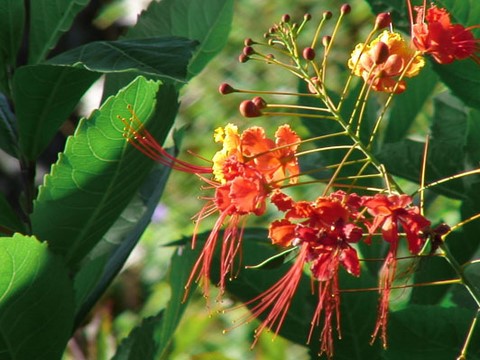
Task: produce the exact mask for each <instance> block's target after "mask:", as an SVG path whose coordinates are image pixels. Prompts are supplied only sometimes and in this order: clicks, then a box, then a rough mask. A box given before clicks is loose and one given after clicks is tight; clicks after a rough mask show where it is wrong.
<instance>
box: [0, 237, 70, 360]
mask: <svg viewBox="0 0 480 360" xmlns="http://www.w3.org/2000/svg"><path fill="white" fill-rule="evenodd" d="M0 263H1V264H2V266H1V267H0V358H1V359H5V360H35V359H37V360H43V359H60V358H61V355H62V353H63V350H64V348H65V346H66V344H67V341H68V339H69V338H70V335H71V331H72V325H73V309H74V304H73V289H72V284H71V281H70V279H69V277H68V271H67V268H66V267H65V265H64V264H63V262H62V261H61V260H60V258H59V257H57V256H54V255H53V254H51V253H50V251H49V249H48V247H47V244H46V243H40V242H39V241H37V240H36V239H35V238H33V237H28V236H23V235H20V234H16V235H14V236H13V237H11V238H0Z"/></svg>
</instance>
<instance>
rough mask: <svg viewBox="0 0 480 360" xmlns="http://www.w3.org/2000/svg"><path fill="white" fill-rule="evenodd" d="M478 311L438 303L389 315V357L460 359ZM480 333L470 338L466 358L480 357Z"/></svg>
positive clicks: (417, 359) (413, 307) (387, 357)
mask: <svg viewBox="0 0 480 360" xmlns="http://www.w3.org/2000/svg"><path fill="white" fill-rule="evenodd" d="M474 315H475V312H473V311H469V310H465V309H458V308H442V307H439V306H411V307H409V308H408V309H405V310H401V311H397V312H394V313H392V314H391V316H390V326H389V346H388V351H386V352H385V354H384V356H383V358H384V359H388V360H397V359H398V360H400V359H402V360H403V359H410V360H451V359H457V357H458V356H459V355H460V351H461V349H462V346H463V344H464V342H465V339H466V336H467V333H468V328H469V326H470V323H471V321H472V320H473V317H474ZM479 345H480V333H479V332H478V331H475V332H474V334H473V338H472V339H471V341H470V347H469V351H468V352H467V359H480V346H479Z"/></svg>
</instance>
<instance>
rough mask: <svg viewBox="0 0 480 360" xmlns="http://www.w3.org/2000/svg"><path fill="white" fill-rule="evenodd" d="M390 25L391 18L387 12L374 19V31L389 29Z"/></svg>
mask: <svg viewBox="0 0 480 360" xmlns="http://www.w3.org/2000/svg"><path fill="white" fill-rule="evenodd" d="M391 23H392V16H391V15H390V13H389V12H384V13H380V14H378V15H377V18H376V19H375V28H376V29H383V28H386V27H389V26H390V24H391Z"/></svg>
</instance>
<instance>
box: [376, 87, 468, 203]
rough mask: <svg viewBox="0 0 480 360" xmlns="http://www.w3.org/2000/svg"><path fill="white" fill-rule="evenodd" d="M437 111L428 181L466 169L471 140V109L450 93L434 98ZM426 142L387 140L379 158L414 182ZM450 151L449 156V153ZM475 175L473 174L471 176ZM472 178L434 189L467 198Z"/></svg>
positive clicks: (394, 171)
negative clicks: (469, 118)
mask: <svg viewBox="0 0 480 360" xmlns="http://www.w3.org/2000/svg"><path fill="white" fill-rule="evenodd" d="M434 106H435V112H434V118H433V122H432V127H431V130H432V134H431V140H430V143H429V146H428V156H427V166H426V175H425V178H426V182H425V183H426V184H428V183H430V182H433V181H436V180H440V179H443V178H447V177H450V176H452V175H456V174H458V173H460V172H462V171H464V170H465V169H464V162H465V157H466V154H465V151H464V149H465V146H466V143H467V132H468V126H467V125H468V124H467V109H466V108H465V106H464V105H463V104H462V103H461V102H460V101H459V100H457V99H456V98H455V97H453V96H451V95H450V94H448V93H443V94H440V95H439V96H437V97H436V98H435V100H434ZM424 151H425V143H423V142H418V141H413V140H409V139H406V140H402V141H398V142H395V143H391V144H385V145H384V146H383V147H382V149H381V150H380V151H379V152H378V154H376V155H377V158H378V159H379V160H380V161H381V162H382V163H384V164H385V166H386V168H387V170H388V171H390V172H391V173H392V174H394V175H398V176H401V177H404V178H406V179H408V180H411V181H414V182H417V183H418V182H420V178H421V169H422V162H423V160H422V159H423V153H424ZM445 154H449V156H447V157H446V156H445ZM471 178H473V177H471ZM469 183H471V179H468V180H467V179H465V178H464V179H455V180H451V181H448V182H447V183H444V184H441V185H439V186H434V187H432V188H431V189H432V190H433V191H436V192H439V193H441V194H444V195H446V196H450V197H453V198H457V199H463V198H464V196H465V195H464V192H465V189H467V188H468V186H469Z"/></svg>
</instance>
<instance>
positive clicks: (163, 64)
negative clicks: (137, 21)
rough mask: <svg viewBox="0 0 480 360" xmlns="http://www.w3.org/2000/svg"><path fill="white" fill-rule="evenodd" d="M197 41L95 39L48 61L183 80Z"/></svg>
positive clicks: (106, 70)
mask: <svg viewBox="0 0 480 360" xmlns="http://www.w3.org/2000/svg"><path fill="white" fill-rule="evenodd" d="M196 45H197V43H196V42H195V41H192V40H188V39H184V38H180V37H174V36H169V37H167V36H164V37H152V38H148V39H137V40H118V41H95V42H91V43H89V44H86V45H83V46H80V47H78V48H75V49H72V50H70V51H66V52H64V53H62V54H60V55H58V56H56V57H54V58H52V59H50V60H49V61H48V62H49V63H50V64H56V65H68V66H75V67H80V68H84V69H87V70H90V71H94V72H101V73H113V72H135V73H138V74H140V75H145V76H150V77H155V78H161V79H170V80H174V81H185V78H186V75H187V73H186V69H187V65H188V61H189V60H190V58H191V56H192V53H193V50H194V49H195V47H196Z"/></svg>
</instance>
